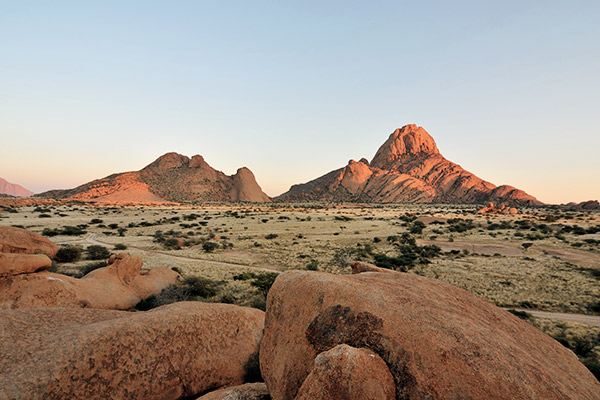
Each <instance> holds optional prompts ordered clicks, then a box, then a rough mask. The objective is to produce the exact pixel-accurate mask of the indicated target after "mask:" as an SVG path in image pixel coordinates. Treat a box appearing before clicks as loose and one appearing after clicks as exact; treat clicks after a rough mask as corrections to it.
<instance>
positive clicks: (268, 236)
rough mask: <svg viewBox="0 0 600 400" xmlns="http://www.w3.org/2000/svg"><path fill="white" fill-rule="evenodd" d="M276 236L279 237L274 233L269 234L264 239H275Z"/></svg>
mask: <svg viewBox="0 0 600 400" xmlns="http://www.w3.org/2000/svg"><path fill="white" fill-rule="evenodd" d="M278 236H279V235H277V234H276V233H269V234H268V235H267V236H265V239H275V238H277V237H278Z"/></svg>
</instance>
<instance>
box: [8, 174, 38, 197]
mask: <svg viewBox="0 0 600 400" xmlns="http://www.w3.org/2000/svg"><path fill="white" fill-rule="evenodd" d="M0 194H6V195H9V196H17V197H29V196H33V195H34V193H33V192H32V191H31V190H27V189H25V188H24V187H23V186H21V185H17V184H16V183H10V182H9V181H7V180H6V179H2V178H0Z"/></svg>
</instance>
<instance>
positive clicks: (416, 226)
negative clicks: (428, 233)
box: [410, 221, 425, 234]
mask: <svg viewBox="0 0 600 400" xmlns="http://www.w3.org/2000/svg"><path fill="white" fill-rule="evenodd" d="M423 229H425V224H424V223H423V222H421V221H415V222H413V224H412V226H411V227H410V233H412V234H421V233H423Z"/></svg>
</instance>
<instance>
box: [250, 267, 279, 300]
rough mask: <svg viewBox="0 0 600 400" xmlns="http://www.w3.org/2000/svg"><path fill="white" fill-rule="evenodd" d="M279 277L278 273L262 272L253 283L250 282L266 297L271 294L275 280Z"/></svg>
mask: <svg viewBox="0 0 600 400" xmlns="http://www.w3.org/2000/svg"><path fill="white" fill-rule="evenodd" d="M278 276H279V274H278V273H276V272H261V273H259V274H256V276H255V278H254V279H253V281H252V282H250V284H251V285H252V286H254V287H256V288H258V290H259V291H260V292H262V293H263V294H264V295H265V296H266V295H267V293H269V289H271V286H272V285H273V282H275V279H277V277H278Z"/></svg>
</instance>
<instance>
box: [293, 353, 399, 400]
mask: <svg viewBox="0 0 600 400" xmlns="http://www.w3.org/2000/svg"><path fill="white" fill-rule="evenodd" d="M395 398H396V388H395V386H394V378H393V377H392V374H391V373H390V370H389V369H388V367H387V365H386V364H385V362H384V361H383V360H382V359H381V357H379V356H378V355H377V354H374V352H373V351H372V350H368V349H356V348H354V347H351V346H348V345H346V344H340V345H337V346H335V347H334V348H333V349H331V350H327V351H324V352H323V353H321V354H319V355H318V356H317V358H315V366H314V368H313V370H312V371H311V372H310V374H309V375H308V377H307V378H306V379H305V380H304V383H303V384H302V386H301V387H300V390H299V391H298V395H297V396H296V398H295V400H313V399H321V400H340V399H346V400H364V399H369V400H395Z"/></svg>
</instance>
